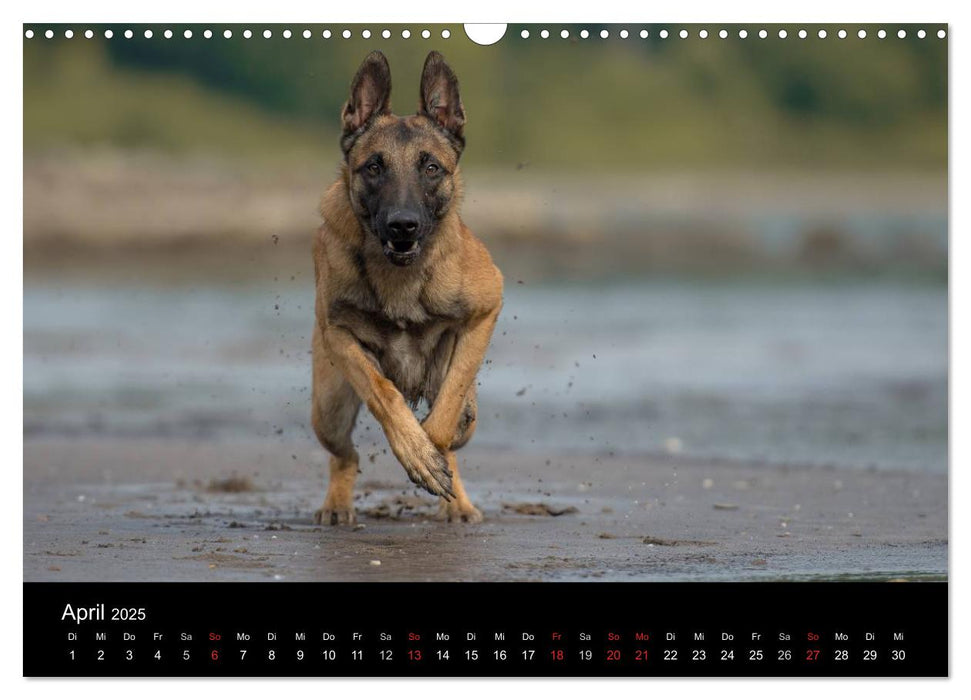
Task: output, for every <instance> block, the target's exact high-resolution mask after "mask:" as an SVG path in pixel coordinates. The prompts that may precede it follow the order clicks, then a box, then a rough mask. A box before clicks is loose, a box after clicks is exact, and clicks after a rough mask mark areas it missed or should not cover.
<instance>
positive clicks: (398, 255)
mask: <svg viewBox="0 0 971 700" xmlns="http://www.w3.org/2000/svg"><path fill="white" fill-rule="evenodd" d="M420 250H421V245H420V244H419V243H418V241H386V242H385V244H384V255H385V257H386V258H388V260H390V261H391V262H392V263H394V264H395V265H402V266H404V265H410V264H411V263H413V262H414V261H415V258H417V257H418V253H419V251H420Z"/></svg>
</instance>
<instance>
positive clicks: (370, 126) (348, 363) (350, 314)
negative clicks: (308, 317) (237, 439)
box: [312, 53, 502, 524]
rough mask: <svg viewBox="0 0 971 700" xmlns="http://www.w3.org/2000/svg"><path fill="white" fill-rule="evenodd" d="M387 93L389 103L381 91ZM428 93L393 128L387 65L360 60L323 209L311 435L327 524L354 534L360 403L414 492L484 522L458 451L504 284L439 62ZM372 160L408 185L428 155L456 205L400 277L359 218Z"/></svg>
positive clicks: (426, 77) (468, 430)
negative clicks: (477, 230)
mask: <svg viewBox="0 0 971 700" xmlns="http://www.w3.org/2000/svg"><path fill="white" fill-rule="evenodd" d="M385 73H386V75H385ZM383 81H386V82H387V86H386V90H385V89H382V87H381V86H380V85H378V86H376V85H375V83H382V82H383ZM421 92H422V95H421V96H422V111H420V112H419V114H417V115H413V116H409V117H397V116H394V115H392V114H391V113H390V105H389V96H390V73H389V72H388V69H387V62H386V61H385V60H384V57H383V56H381V55H380V54H372V55H371V56H369V57H368V58H367V59H366V60H365V63H364V64H362V68H361V70H360V71H359V72H358V75H357V76H356V78H355V82H354V84H353V85H352V93H351V99H350V100H349V101H348V104H347V105H346V106H345V108H344V113H343V117H344V140H343V141H342V144H343V145H344V147H345V162H344V163H343V164H342V167H341V172H340V176H339V178H338V179H337V181H336V182H335V183H334V184H333V185H332V186H331V187H330V188H329V189H328V190H327V192H326V194H325V195H324V197H323V201H322V203H321V214H322V216H323V225H322V226H321V227H320V229H319V230H318V232H317V235H316V239H315V241H314V265H315V270H316V289H317V294H316V321H317V322H316V325H315V327H314V333H313V399H312V400H313V407H312V423H313V427H314V431H315V432H316V434H317V437H318V438H319V439H320V442H321V444H322V445H323V446H324V447H325V448H326V449H327V450H328V451H329V452H330V453H331V455H332V456H331V461H330V484H329V486H328V489H327V496H326V498H325V500H324V503H323V506H322V507H321V509H320V510H319V511H317V514H316V519H317V521H318V522H323V523H331V524H339V523H350V522H353V521H354V503H353V500H354V494H353V490H354V482H355V479H356V477H357V473H358V454H357V451H356V450H355V449H354V445H353V444H352V441H351V432H352V431H353V428H354V423H355V420H356V418H357V414H358V411H359V408H360V405H361V403H362V402H363V403H364V404H365V405H366V406H367V407H368V410H370V411H371V413H372V414H373V415H374V417H375V418H376V419H377V421H378V422H379V423H380V424H381V427H382V428H383V429H384V433H385V435H386V436H387V439H388V443H389V444H390V447H391V450H392V451H393V452H394V454H395V456H396V457H397V458H398V460H399V461H400V462H401V464H402V466H403V467H404V468H405V471H406V472H407V474H408V476H409V477H410V478H411V480H412V481H414V482H415V483H416V484H419V485H420V486H422V487H424V488H425V489H427V490H428V491H430V492H431V493H433V494H435V495H438V496H440V508H439V516H440V517H441V518H443V519H445V520H449V521H456V520H461V521H472V522H475V521H479V520H481V519H482V515H481V513H480V512H479V510H478V509H477V508H476V507H475V506H474V505H473V504H472V503H471V501H470V500H469V498H468V496H467V494H466V492H465V489H464V487H463V485H462V481H461V478H460V477H459V473H458V466H457V463H456V458H455V452H454V451H455V450H456V449H458V448H460V447H461V446H462V445H464V444H465V443H466V442H468V440H469V438H470V437H471V436H472V433H473V432H474V431H475V427H476V392H475V378H476V374H477V372H478V370H479V366H480V365H481V363H482V360H483V357H484V356H485V352H486V348H487V347H488V344H489V340H490V338H491V336H492V331H493V328H494V327H495V324H496V319H497V317H498V315H499V310H500V307H501V305H502V275H501V274H500V272H499V270H498V269H497V268H496V267H495V265H494V264H493V263H492V259H491V258H490V256H489V253H488V251H487V250H486V248H485V246H484V245H483V244H482V243H481V242H480V241H479V240H478V239H477V238H476V237H475V236H474V235H473V234H472V232H471V231H470V230H469V229H468V228H467V227H466V226H465V225H464V224H463V223H462V220H461V218H460V217H459V212H458V204H459V199H460V197H461V193H462V180H461V173H460V171H459V164H458V160H459V155H460V152H461V144H464V141H463V140H462V126H463V125H464V120H465V115H464V108H463V107H462V105H461V101H460V100H459V99H458V83H457V81H456V80H455V78H454V74H452V72H451V69H449V68H448V67H447V66H446V65H445V64H444V61H442V60H441V57H440V56H439V55H438V54H435V53H433V54H431V55H429V59H428V61H426V66H425V72H424V74H423V77H422V89H421ZM374 153H381V154H382V156H383V162H385V163H388V164H389V165H388V166H387V167H388V168H398V169H400V171H401V172H410V171H409V170H408V169H409V168H411V167H412V166H411V165H410V164H411V163H412V162H414V161H415V160H416V158H418V157H419V154H422V155H421V157H426V155H427V154H431V155H433V156H434V157H435V158H436V159H437V161H438V162H439V163H440V164H441V166H442V168H443V169H444V172H445V173H447V175H446V176H443V177H442V178H441V180H440V181H439V183H438V186H437V189H436V190H435V196H436V197H439V199H441V200H447V204H446V206H445V208H444V209H441V210H440V211H439V213H440V214H441V216H440V217H439V218H438V219H437V224H436V225H435V227H434V231H433V233H432V234H431V235H430V236H429V237H428V239H427V242H426V243H425V244H424V245H423V247H422V250H421V253H420V256H419V257H418V259H417V260H416V261H415V262H414V263H413V264H410V265H408V266H405V267H398V266H396V265H393V264H392V263H391V262H389V260H388V259H386V256H385V254H384V252H382V247H381V242H380V241H379V240H378V238H377V236H376V235H375V234H374V232H373V231H372V230H370V227H369V225H368V212H367V211H363V210H362V207H363V206H364V205H363V204H362V202H361V197H362V196H363V191H362V187H364V186H365V185H364V184H362V178H361V177H360V176H359V170H360V168H361V165H362V163H364V162H365V161H366V159H367V158H368V157H370V156H371V154H374ZM429 196H430V195H429ZM439 199H436V200H435V201H436V202H438V201H439ZM421 399H425V400H426V401H427V402H428V404H429V406H430V407H431V408H430V412H429V414H428V416H427V417H426V418H425V420H424V421H423V422H421V423H419V422H418V419H417V418H416V417H415V415H414V414H413V412H412V407H413V406H415V405H416V404H417V402H418V401H419V400H421Z"/></svg>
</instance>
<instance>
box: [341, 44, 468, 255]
mask: <svg viewBox="0 0 971 700" xmlns="http://www.w3.org/2000/svg"><path fill="white" fill-rule="evenodd" d="M390 101H391V72H390V69H389V67H388V62H387V59H385V57H384V55H383V54H381V53H380V52H378V51H375V52H373V53H371V54H370V55H369V56H368V57H367V58H366V59H364V63H362V64H361V67H360V68H359V69H358V72H357V75H356V76H355V77H354V81H353V83H352V85H351V95H350V99H349V100H348V102H347V104H346V105H345V106H344V111H343V124H344V131H343V135H342V137H341V148H342V150H343V151H344V159H345V162H346V166H347V176H348V195H349V197H350V202H351V206H352V208H353V209H354V213H355V214H356V216H357V218H358V220H359V221H360V222H361V225H362V227H363V228H364V230H365V232H367V233H368V234H369V235H371V236H374V237H375V238H376V240H377V242H378V244H380V246H381V250H382V252H383V253H384V256H385V257H386V258H387V259H388V261H390V262H391V263H392V264H394V265H398V266H402V267H403V266H406V265H411V264H412V263H414V262H415V261H416V260H418V259H419V257H420V256H421V254H422V251H423V249H424V248H425V247H427V244H428V243H429V242H430V240H431V238H432V236H434V234H435V231H436V229H437V227H438V224H439V222H440V221H441V220H442V219H443V218H444V217H445V215H446V214H447V213H448V212H449V210H450V208H451V205H452V203H453V201H454V200H455V199H456V198H457V196H458V189H459V184H458V182H459V181H458V174H457V171H458V161H459V156H460V155H461V152H462V148H463V146H464V145H465V142H464V139H463V136H462V129H463V127H464V125H465V111H464V109H463V107H462V102H461V100H460V98H459V92H458V80H457V79H456V78H455V74H454V73H453V72H452V70H451V68H449V67H448V65H447V64H446V63H445V61H444V60H443V59H442V57H441V54H439V53H438V52H435V51H433V52H431V53H430V54H428V58H427V59H426V60H425V68H424V70H423V72H422V78H421V103H420V109H419V112H418V114H416V115H413V116H409V117H397V116H394V115H393V114H391V105H390Z"/></svg>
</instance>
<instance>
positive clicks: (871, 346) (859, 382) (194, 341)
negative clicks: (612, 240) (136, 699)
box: [24, 275, 947, 473]
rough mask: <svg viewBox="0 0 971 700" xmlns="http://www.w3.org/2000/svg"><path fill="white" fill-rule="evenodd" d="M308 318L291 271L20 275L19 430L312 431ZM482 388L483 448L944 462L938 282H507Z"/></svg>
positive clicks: (304, 288)
mask: <svg viewBox="0 0 971 700" xmlns="http://www.w3.org/2000/svg"><path fill="white" fill-rule="evenodd" d="M312 323H313V290H312V286H311V284H310V283H288V284H281V283H266V284H252V285H243V286H239V285H231V284H201V283H200V284H196V285H193V284H183V285H181V286H178V287H172V286H166V285H162V284H155V283H138V284H134V283H129V284H107V283H104V284H97V283H91V282H76V281H75V282H70V283H62V282H59V281H57V280H54V279H52V278H41V277H38V276H36V275H34V276H31V277H30V278H29V281H28V283H27V284H26V285H25V288H24V430H25V434H26V435H28V436H41V435H44V436H49V435H64V434H71V435H73V434H90V435H102V436H104V435H109V436H110V435H119V436H122V435H125V436H153V437H154V436H161V437H164V436H180V437H205V438H226V439H231V438H233V437H240V436H247V437H260V436H269V437H272V436H279V435H282V436H285V437H286V438H292V437H293V436H294V435H305V436H306V438H307V439H308V440H311V439H312V438H311V435H310V432H309V406H308V403H309V396H310V392H309V374H310V357H309V342H310V341H309V338H310V330H311V327H312ZM480 380H481V386H480V390H479V391H480V400H479V403H480V412H481V418H480V422H479V429H478V433H477V434H476V437H475V441H476V443H477V444H479V445H482V446H490V447H494V448H508V449H516V450H526V451H530V452H537V453H542V452H543V451H550V452H552V451H556V452H559V453H562V452H565V451H589V452H591V453H597V454H604V453H611V452H612V453H615V454H628V453H630V454H633V453H652V452H668V453H675V454H684V455H688V456H692V457H715V458H726V459H739V460H755V461H758V460H765V461H771V462H774V463H787V464H790V463H791V464H802V463H809V464H831V465H835V466H838V467H846V468H868V467H876V468H881V469H905V470H916V471H929V472H936V473H944V472H946V470H947V291H946V288H945V287H944V286H943V285H931V284H928V285H919V284H909V283H891V282H880V283H876V282H873V283H839V284H831V285H810V284H808V283H783V282H774V283H773V282H759V283H746V284H739V283H729V282H725V283H715V282H710V281H708V282H703V283H701V282H699V283H691V282H687V281H683V282H655V283H649V284H644V283H630V284H623V285H611V286H606V285H594V284H588V285H568V286H567V285H549V286H533V285H530V284H525V285H523V284H517V281H516V280H514V279H510V280H507V290H506V301H505V307H504V310H503V314H502V316H501V319H500V323H499V325H498V327H497V330H496V334H495V337H494V340H493V343H492V346H491V348H490V352H489V356H488V360H487V365H486V366H485V368H484V370H483V372H482V374H481V376H480ZM357 441H358V444H359V447H360V449H361V451H362V453H365V454H367V453H369V452H375V451H381V450H383V449H384V448H385V447H386V445H385V443H384V439H383V437H381V436H380V432H379V429H378V428H377V426H376V425H375V424H374V423H373V421H372V420H371V419H370V418H369V417H368V418H366V419H365V420H362V421H361V423H360V425H359V428H358V437H357Z"/></svg>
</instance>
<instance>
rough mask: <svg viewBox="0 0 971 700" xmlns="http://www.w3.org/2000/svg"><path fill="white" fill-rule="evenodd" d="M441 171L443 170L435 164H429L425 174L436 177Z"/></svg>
mask: <svg viewBox="0 0 971 700" xmlns="http://www.w3.org/2000/svg"><path fill="white" fill-rule="evenodd" d="M439 170H441V168H439V167H438V166H437V165H435V164H434V163H429V164H428V165H426V166H425V174H426V175H434V174H435V173H437V172H438V171H439Z"/></svg>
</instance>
